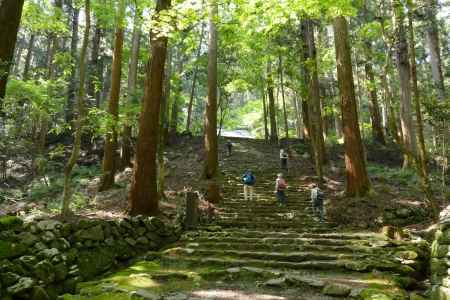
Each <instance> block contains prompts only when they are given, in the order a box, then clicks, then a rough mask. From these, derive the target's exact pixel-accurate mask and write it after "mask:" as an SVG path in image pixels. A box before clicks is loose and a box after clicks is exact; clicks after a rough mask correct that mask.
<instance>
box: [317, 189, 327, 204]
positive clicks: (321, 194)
mask: <svg viewBox="0 0 450 300" xmlns="http://www.w3.org/2000/svg"><path fill="white" fill-rule="evenodd" d="M324 199H325V194H324V192H322V191H321V190H319V189H318V190H317V194H316V198H315V199H314V205H316V206H319V205H322V204H323V200H324Z"/></svg>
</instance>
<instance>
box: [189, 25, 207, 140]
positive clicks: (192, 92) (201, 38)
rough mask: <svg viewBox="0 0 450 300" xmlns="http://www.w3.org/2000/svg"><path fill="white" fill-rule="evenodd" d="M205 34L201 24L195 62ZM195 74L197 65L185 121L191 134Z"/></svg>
mask: <svg viewBox="0 0 450 300" xmlns="http://www.w3.org/2000/svg"><path fill="white" fill-rule="evenodd" d="M204 32H205V24H204V23H203V24H202V31H201V33H200V41H199V43H198V48H197V55H196V59H195V60H196V61H198V59H199V57H200V53H201V49H202V43H203V35H204ZM197 74H198V64H196V65H195V69H194V74H193V76H192V86H191V94H190V96H189V104H188V113H187V119H186V132H191V122H192V106H193V104H194V96H195V85H196V83H197Z"/></svg>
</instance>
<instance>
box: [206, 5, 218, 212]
mask: <svg viewBox="0 0 450 300" xmlns="http://www.w3.org/2000/svg"><path fill="white" fill-rule="evenodd" d="M217 16H218V4H217V0H210V1H209V40H208V102H207V103H206V113H205V117H206V119H205V152H206V164H205V172H204V175H205V178H206V179H207V181H208V182H207V184H208V191H207V199H208V201H210V202H212V203H217V202H219V201H220V190H219V183H218V178H217V177H218V173H219V162H218V145H217V27H216V23H215V22H216V18H217Z"/></svg>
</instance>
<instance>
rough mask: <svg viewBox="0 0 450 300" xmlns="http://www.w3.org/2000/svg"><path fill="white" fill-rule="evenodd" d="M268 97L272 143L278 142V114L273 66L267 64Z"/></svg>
mask: <svg viewBox="0 0 450 300" xmlns="http://www.w3.org/2000/svg"><path fill="white" fill-rule="evenodd" d="M267 95H268V97H269V120H270V142H271V143H277V142H278V130H277V117H276V115H277V112H276V110H275V98H274V95H273V79H272V64H271V62H268V63H267Z"/></svg>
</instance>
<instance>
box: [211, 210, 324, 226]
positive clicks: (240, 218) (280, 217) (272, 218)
mask: <svg viewBox="0 0 450 300" xmlns="http://www.w3.org/2000/svg"><path fill="white" fill-rule="evenodd" d="M216 220H220V221H237V222H246V221H248V220H251V221H253V222H255V223H258V222H292V224H296V223H302V224H305V225H314V224H317V221H316V220H315V219H314V218H313V217H311V216H309V215H296V214H293V213H292V214H291V215H286V214H273V215H260V214H258V215H256V214H250V213H248V214H240V215H236V214H231V215H225V214H220V215H219V216H217V218H216ZM322 225H331V223H327V222H324V223H322Z"/></svg>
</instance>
